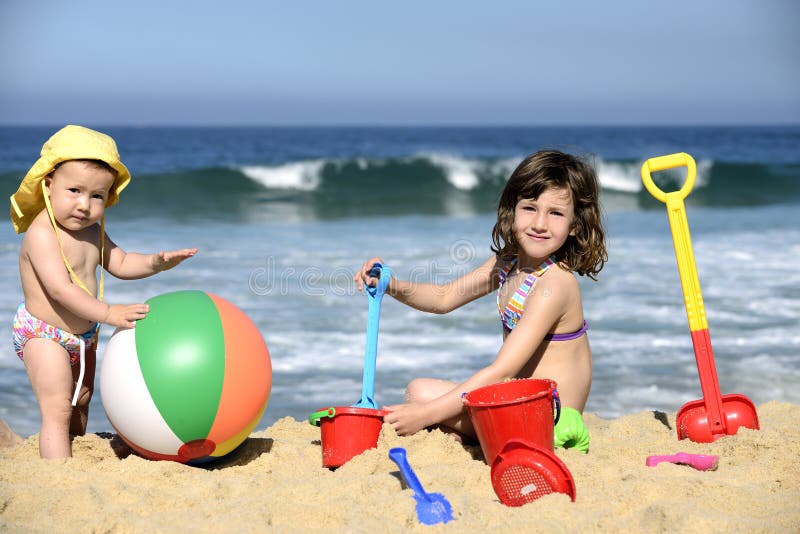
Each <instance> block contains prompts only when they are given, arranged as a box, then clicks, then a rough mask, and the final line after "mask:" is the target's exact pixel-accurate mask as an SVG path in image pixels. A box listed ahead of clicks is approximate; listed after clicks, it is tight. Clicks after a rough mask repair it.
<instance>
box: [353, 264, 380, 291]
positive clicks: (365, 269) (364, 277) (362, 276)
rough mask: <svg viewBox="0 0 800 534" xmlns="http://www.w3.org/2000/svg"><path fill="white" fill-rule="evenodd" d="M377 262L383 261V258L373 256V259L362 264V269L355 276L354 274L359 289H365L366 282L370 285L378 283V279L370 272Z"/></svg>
mask: <svg viewBox="0 0 800 534" xmlns="http://www.w3.org/2000/svg"><path fill="white" fill-rule="evenodd" d="M376 263H383V260H382V259H380V258H372V259H371V260H367V261H366V262H365V263H364V265H362V266H361V269H360V270H359V271H358V272H357V273H356V274H355V276H353V280H354V281H355V282H356V283H357V284H358V290H359V291H364V285H365V284H366V285H368V286H370V287H373V286H376V285H378V279H377V278H373V277H371V276H370V275H369V272H370V271H371V270H372V266H373V265H375V264H376Z"/></svg>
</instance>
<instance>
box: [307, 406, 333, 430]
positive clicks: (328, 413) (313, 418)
mask: <svg viewBox="0 0 800 534" xmlns="http://www.w3.org/2000/svg"><path fill="white" fill-rule="evenodd" d="M323 417H330V418H331V419H332V418H334V417H336V408H334V407H333V406H331V407H330V408H325V409H324V410H320V411H318V412H314V413H312V414H311V415H309V416H308V422H309V423H310V424H312V425H314V426H319V420H320V419H322V418H323Z"/></svg>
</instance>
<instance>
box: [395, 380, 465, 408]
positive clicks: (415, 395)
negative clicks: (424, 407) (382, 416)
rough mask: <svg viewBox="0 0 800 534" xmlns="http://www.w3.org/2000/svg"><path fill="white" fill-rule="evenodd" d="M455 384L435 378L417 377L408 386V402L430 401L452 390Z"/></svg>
mask: <svg viewBox="0 0 800 534" xmlns="http://www.w3.org/2000/svg"><path fill="white" fill-rule="evenodd" d="M454 385H455V384H453V383H452V382H448V381H446V380H438V379H435V378H415V379H414V380H412V381H411V382H409V383H408V386H406V402H414V403H418V402H428V401H431V400H433V399H435V398H437V397H440V396H441V395H443V394H445V393H447V392H448V391H450V389H452V388H453V386H454Z"/></svg>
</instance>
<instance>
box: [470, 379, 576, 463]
mask: <svg viewBox="0 0 800 534" xmlns="http://www.w3.org/2000/svg"><path fill="white" fill-rule="evenodd" d="M463 397H464V398H463V400H464V406H465V407H466V409H467V414H468V415H469V418H470V421H472V426H473V427H474V428H475V434H476V435H477V436H478V441H479V442H480V444H481V449H482V450H483V457H484V458H485V459H486V463H487V464H488V465H492V464H493V462H494V459H495V457H496V456H497V454H498V453H499V452H500V450H501V449H502V448H503V447H504V446H505V445H506V443H507V442H508V441H509V440H512V439H523V440H526V441H528V442H530V443H533V444H535V445H538V446H540V447H544V448H546V449H548V450H550V451H552V450H553V426H554V424H555V422H557V421H558V418H559V417H560V414H561V401H560V399H559V397H558V392H557V391H556V383H555V382H554V381H552V380H542V379H538V378H524V379H520V380H509V381H508V382H500V383H497V384H491V385H489V386H484V387H482V388H478V389H475V390H473V391H470V392H468V393H466V394H465V395H464V396H463ZM554 412H555V421H554Z"/></svg>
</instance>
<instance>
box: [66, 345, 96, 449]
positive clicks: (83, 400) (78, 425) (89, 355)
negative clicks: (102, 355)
mask: <svg viewBox="0 0 800 534" xmlns="http://www.w3.org/2000/svg"><path fill="white" fill-rule="evenodd" d="M84 365H85V366H86V371H85V372H84V375H83V384H81V391H80V393H79V394H78V404H77V405H76V406H75V407H74V409H73V410H72V418H71V419H70V423H69V433H70V434H72V435H73V436H83V435H84V434H86V423H87V421H88V420H89V401H91V400H92V394H93V393H94V373H95V369H96V367H97V351H96V349H89V348H87V349H86V354H85V358H84ZM79 373H80V365H78V364H75V365H73V366H72V383H73V384H76V383H77V382H78V375H79ZM74 393H75V389H74V385H73V390H72V394H74ZM70 402H72V401H71V400H70Z"/></svg>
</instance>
